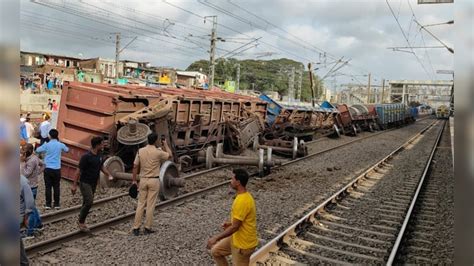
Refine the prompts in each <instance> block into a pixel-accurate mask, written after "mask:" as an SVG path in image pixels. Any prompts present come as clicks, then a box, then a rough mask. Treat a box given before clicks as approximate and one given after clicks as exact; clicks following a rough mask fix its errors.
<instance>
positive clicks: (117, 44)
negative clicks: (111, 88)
mask: <svg viewBox="0 0 474 266" xmlns="http://www.w3.org/2000/svg"><path fill="white" fill-rule="evenodd" d="M119 54H120V32H117V33H115V84H117V83H118V78H119V75H118V71H119Z"/></svg>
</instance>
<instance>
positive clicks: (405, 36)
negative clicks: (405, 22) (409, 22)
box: [385, 0, 431, 78]
mask: <svg viewBox="0 0 474 266" xmlns="http://www.w3.org/2000/svg"><path fill="white" fill-rule="evenodd" d="M385 2H386V3H387V5H388V8H389V9H390V12H391V13H392V15H393V18H395V21H396V22H397V25H398V27H399V28H400V30H401V32H402V35H403V37H404V38H405V40H406V42H407V44H408V46H409V47H411V44H410V41H409V40H408V37H407V35H406V34H405V31H404V30H403V28H402V25H400V21H399V20H398V18H397V17H396V16H395V13H394V12H393V9H392V6H390V3H389V2H388V0H385ZM411 52H412V53H413V55H414V56H415V58H416V60H417V61H418V63H419V64H420V65H421V67H422V68H423V70H424V71H425V73H426V75H427V76H428V78H431V77H430V74H429V73H428V70H426V67H425V65H424V64H423V63H422V62H421V60H420V58H419V57H418V55H416V53H415V51H414V50H413V49H411Z"/></svg>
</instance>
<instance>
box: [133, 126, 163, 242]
mask: <svg viewBox="0 0 474 266" xmlns="http://www.w3.org/2000/svg"><path fill="white" fill-rule="evenodd" d="M157 141H158V135H157V134H156V133H151V134H150V135H148V145H147V146H145V147H143V148H141V149H139V150H138V152H137V155H136V157H135V161H134V162H133V175H132V182H133V184H136V183H137V181H136V180H137V174H139V175H140V185H139V188H138V190H139V193H138V205H137V211H136V213H135V222H134V223H133V228H132V229H133V234H134V235H136V236H138V235H139V234H140V226H141V224H142V217H143V211H144V210H145V205H146V219H145V234H146V235H147V234H151V233H154V231H153V230H152V229H151V226H152V224H153V211H154V210H155V205H156V198H157V196H158V193H159V191H160V180H159V178H160V166H161V163H162V162H163V161H166V160H168V159H169V158H170V157H171V154H172V153H171V150H170V148H169V146H168V144H167V143H166V140H165V139H161V144H162V146H163V147H164V148H165V150H166V151H162V150H161V149H160V148H157V146H156V144H157Z"/></svg>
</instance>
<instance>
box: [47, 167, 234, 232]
mask: <svg viewBox="0 0 474 266" xmlns="http://www.w3.org/2000/svg"><path fill="white" fill-rule="evenodd" d="M228 166H229V165H221V166H218V167H214V168H211V169H206V170H203V171H199V172H195V173H192V174H188V175H185V176H183V177H182V178H184V179H189V178H193V177H196V176H201V175H203V174H207V173H210V172H214V171H217V170H221V169H224V168H226V167H228ZM126 196H128V192H124V193H120V194H117V195H114V196H110V197H107V198H102V199H99V200H96V201H94V203H93V205H92V208H97V207H100V206H103V205H105V204H107V203H109V202H111V201H114V200H117V199H120V198H123V197H126ZM81 207H82V205H75V206H71V207H69V208H65V209H62V210H60V211H55V212H50V213H46V214H43V215H41V222H42V223H43V225H44V224H50V223H54V222H57V221H61V220H64V219H65V218H68V217H71V216H73V215H75V214H77V213H78V212H79V211H80V209H81Z"/></svg>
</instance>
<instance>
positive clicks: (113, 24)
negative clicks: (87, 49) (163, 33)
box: [34, 1, 207, 51]
mask: <svg viewBox="0 0 474 266" xmlns="http://www.w3.org/2000/svg"><path fill="white" fill-rule="evenodd" d="M34 3H37V4H39V5H43V6H46V7H48V8H52V9H55V10H57V11H60V12H64V13H68V14H71V15H75V16H78V17H82V18H85V19H89V20H92V21H95V22H98V23H100V24H104V25H107V26H109V27H112V28H116V29H120V30H122V31H126V32H127V31H128V32H132V33H134V34H136V35H140V36H145V37H148V38H151V39H155V40H157V41H161V42H165V43H169V44H173V45H176V46H180V47H183V48H189V49H196V47H189V46H185V45H182V44H180V43H176V42H172V41H169V40H164V39H161V38H158V37H156V36H153V35H151V36H150V35H147V34H144V33H141V32H139V31H137V30H142V31H143V29H140V28H138V29H137V28H136V27H134V28H135V29H130V26H129V25H125V27H120V26H118V25H124V24H123V23H120V22H117V21H110V20H109V23H107V22H105V21H104V18H101V19H97V18H95V17H91V16H90V14H89V13H87V12H85V11H83V10H81V9H77V8H76V9H75V8H73V7H72V6H73V5H69V7H68V8H65V7H62V8H61V7H57V6H55V5H50V4H46V3H44V2H41V1H34ZM151 33H153V34H156V33H155V32H153V31H152V32H151ZM198 48H200V49H203V50H204V51H207V50H206V48H203V47H198Z"/></svg>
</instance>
